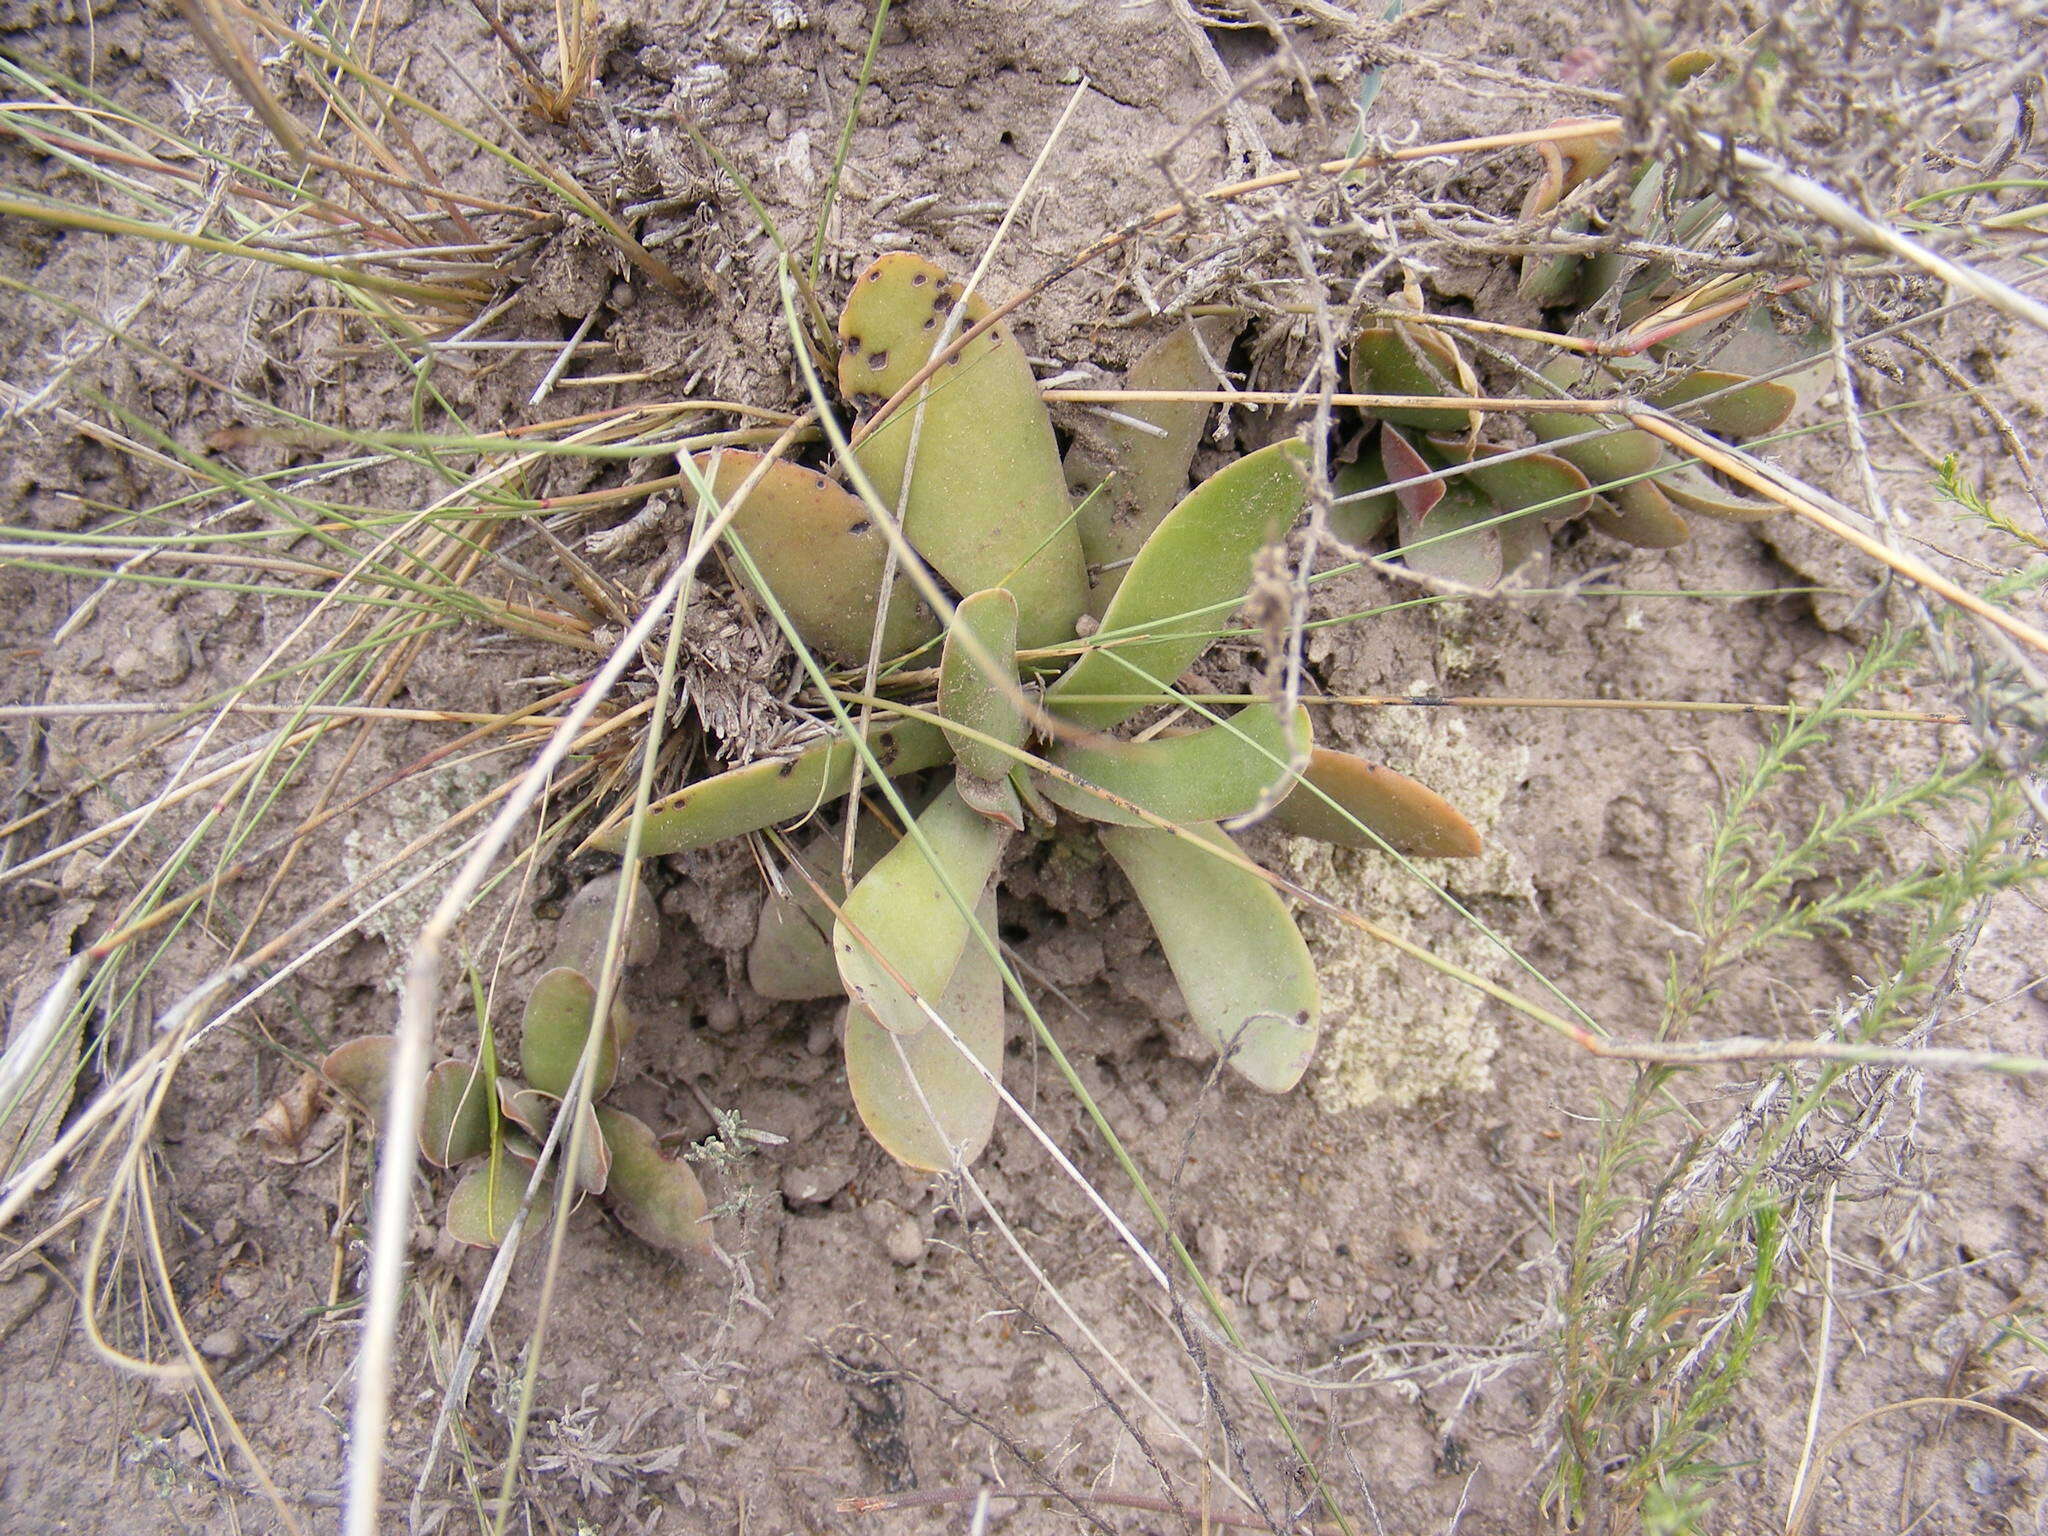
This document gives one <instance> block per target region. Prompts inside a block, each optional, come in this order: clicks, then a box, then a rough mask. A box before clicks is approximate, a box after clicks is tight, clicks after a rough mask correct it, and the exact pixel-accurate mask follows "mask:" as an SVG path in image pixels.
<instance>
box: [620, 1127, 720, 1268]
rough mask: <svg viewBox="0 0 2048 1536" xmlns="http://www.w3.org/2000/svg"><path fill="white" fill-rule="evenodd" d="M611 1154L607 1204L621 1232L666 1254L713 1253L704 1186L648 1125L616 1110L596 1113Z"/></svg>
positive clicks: (686, 1164) (688, 1166)
mask: <svg viewBox="0 0 2048 1536" xmlns="http://www.w3.org/2000/svg"><path fill="white" fill-rule="evenodd" d="M597 1123H598V1126H599V1128H600V1129H601V1130H602V1131H603V1133H604V1142H605V1145H606V1147H607V1148H609V1149H610V1152H611V1169H612V1173H611V1182H610V1183H609V1184H607V1185H606V1186H605V1191H604V1199H605V1204H606V1205H609V1206H610V1207H611V1209H612V1214H613V1215H614V1216H616V1217H618V1218H619V1223H620V1225H622V1226H623V1227H625V1229H626V1230H627V1231H628V1232H630V1233H632V1234H633V1235H634V1236H635V1237H637V1238H639V1239H640V1241H641V1242H643V1243H646V1244H648V1245H649V1246H651V1247H655V1248H659V1249H661V1250H662V1251H663V1252H664V1253H677V1254H685V1253H702V1252H706V1251H708V1250H709V1248H710V1247H711V1223H710V1222H709V1221H708V1220H706V1219H705V1211H706V1209H707V1205H706V1202H705V1199H704V1186H703V1185H702V1184H700V1183H698V1182H697V1175H696V1173H695V1171H694V1170H693V1169H692V1168H691V1167H690V1165H689V1164H688V1163H686V1162H684V1161H683V1160H682V1159H681V1158H677V1157H669V1156H667V1155H666V1154H665V1153H663V1151H662V1150H661V1142H660V1140H659V1139H658V1138H657V1137H656V1136H655V1134H654V1132H653V1131H651V1130H649V1129H648V1128H647V1126H646V1124H645V1123H644V1122H642V1121H640V1120H638V1119H635V1118H634V1117H633V1116H632V1115H629V1114H627V1113H625V1112H624V1111H623V1110H617V1109H600V1110H598V1111H597Z"/></svg>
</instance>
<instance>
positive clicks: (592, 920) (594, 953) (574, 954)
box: [554, 870, 661, 976]
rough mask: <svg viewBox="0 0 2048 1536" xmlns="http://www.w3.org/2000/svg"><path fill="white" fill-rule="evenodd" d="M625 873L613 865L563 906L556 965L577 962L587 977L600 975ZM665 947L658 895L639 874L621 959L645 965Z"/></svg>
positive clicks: (635, 878) (622, 937)
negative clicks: (662, 941)
mask: <svg viewBox="0 0 2048 1536" xmlns="http://www.w3.org/2000/svg"><path fill="white" fill-rule="evenodd" d="M621 878H623V871H620V870H612V871H610V872H609V873H607V874H602V875H599V876H598V877H597V878H596V879H594V880H588V881H585V882H584V884H583V886H582V887H581V889H579V890H578V891H577V892H576V894H575V895H573V896H571V897H570V898H569V902H568V905H567V906H565V907H564V908H563V909H562V920H561V921H560V922H559V923H557V924H556V925H555V953H554V960H555V964H557V965H567V966H573V967H574V968H575V969H577V970H579V971H581V972H582V973H583V974H584V975H586V976H596V975H598V974H599V973H601V972H602V971H603V970H604V956H605V950H606V949H607V948H609V947H610V943H611V931H612V908H613V907H614V906H615V905H616V904H617V902H618V897H619V881H620V880H621ZM660 947H661V918H660V915H659V914H658V913H657V912H656V911H655V907H654V896H653V894H652V893H651V892H650V891H649V890H648V889H647V882H646V881H644V880H642V879H641V878H640V876H639V875H638V874H637V873H636V874H635V875H634V876H633V901H632V906H631V908H630V909H629V910H628V911H627V913H626V924H625V927H624V929H623V930H622V931H621V932H620V934H619V961H620V963H621V964H622V965H625V966H628V967H631V966H639V965H645V964H647V962H648V961H650V960H652V959H653V958H654V956H655V952H656V951H657V950H658V949H659V948H660Z"/></svg>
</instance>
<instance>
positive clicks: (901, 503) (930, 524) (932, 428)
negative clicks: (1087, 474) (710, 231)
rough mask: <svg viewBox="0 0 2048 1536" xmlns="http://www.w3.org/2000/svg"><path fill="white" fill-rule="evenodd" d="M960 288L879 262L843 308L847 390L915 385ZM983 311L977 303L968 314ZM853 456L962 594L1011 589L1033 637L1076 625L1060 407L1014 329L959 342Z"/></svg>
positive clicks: (1023, 640) (901, 255) (1075, 534)
mask: <svg viewBox="0 0 2048 1536" xmlns="http://www.w3.org/2000/svg"><path fill="white" fill-rule="evenodd" d="M959 296H960V289H959V287H958V286H957V285H956V284H953V283H951V282H949V281H948V280H947V278H946V274H945V272H944V271H943V270H942V269H941V268H939V267H937V266H934V265H933V264H932V263H931V262H929V261H926V260H925V259H924V258H923V257H921V256H914V255H911V254H910V253H909V252H907V251H893V252H891V253H889V254H888V255H886V256H883V257H882V258H881V259H880V260H878V261H877V262H875V264H874V265H873V266H871V267H869V268H868V270H867V271H866V272H864V273H862V274H861V276H860V278H859V280H858V281H856V282H855V283H854V285H853V291H852V292H851V293H850V294H848V295H847V300H846V308H845V310H844V312H843V313H842V314H841V316H840V320H839V336H840V345H841V348H842V350H841V354H840V360H839V387H840V389H841V390H842V391H844V392H845V393H846V394H848V395H850V396H854V397H862V396H866V397H870V398H873V397H880V398H882V399H886V398H887V397H889V396H890V395H893V394H894V393H895V392H896V391H897V390H898V389H900V388H902V387H903V386H904V385H905V384H908V383H909V382H910V380H911V378H912V377H913V376H914V375H915V374H916V373H917V371H918V370H919V369H921V368H923V367H924V365H925V364H926V363H927V362H928V361H929V360H930V359H931V355H932V351H933V344H934V342H935V341H936V340H937V339H938V336H939V333H940V331H941V330H942V329H943V328H944V325H945V320H946V316H947V314H948V312H949V311H950V310H951V309H952V307H953V304H954V303H955V302H956V301H957V300H958V298H959ZM985 313H986V309H985V307H983V306H981V305H979V304H977V305H975V306H973V307H971V308H970V310H969V312H968V318H969V320H970V321H972V320H976V319H979V318H981V316H982V315H983V314H985ZM913 442H914V444H915V455H916V457H915V460H914V462H913V460H912V452H913ZM855 456H856V457H857V458H858V459H859V460H860V464H861V468H862V469H864V470H866V471H867V474H868V477H869V479H870V480H872V481H873V483H874V487H875V490H876V492H877V493H878V494H879V495H880V496H881V498H882V500H883V501H884V502H885V503H887V504H888V506H889V507H890V508H891V509H892V510H894V509H897V508H899V507H900V508H902V510H903V531H904V533H905V534H906V535H907V536H908V537H909V539H910V542H911V544H912V545H914V546H915V547H916V549H917V551H918V553H919V554H921V555H923V556H924V558H925V560H926V561H927V562H928V563H929V564H930V565H931V567H932V569H934V570H935V571H937V572H938V573H939V574H940V575H941V576H943V577H945V578H946V580H947V581H948V582H949V583H951V585H952V587H953V589H954V590H955V591H959V592H980V591H984V590H985V589H987V588H989V587H1008V588H1009V589H1010V590H1011V591H1012V592H1014V593H1015V594H1016V595H1017V608H1018V612H1019V615H1020V619H1019V625H1018V638H1019V643H1020V644H1022V645H1024V646H1027V647H1032V646H1044V645H1057V644H1059V643H1060V642H1061V641H1063V640H1066V639H1068V638H1070V637H1071V636H1072V635H1073V632H1074V621H1075V620H1076V619H1077V618H1079V617H1080V616H1081V613H1082V612H1083V610H1084V609H1085V608H1086V606H1087V600H1088V572H1087V566H1086V563H1085V562H1084V560H1083V559H1082V555H1081V535H1080V533H1079V531H1078V530H1077V529H1076V528H1075V526H1074V523H1073V518H1072V511H1073V508H1072V507H1071V505H1070V504H1069V503H1068V500H1067V477H1066V473H1065V471H1064V470H1063V469H1062V468H1061V466H1060V454H1059V444H1058V443H1057V442H1056V441H1055V439H1054V437H1053V431H1052V418H1051V416H1050V415H1048V414H1047V412H1046V408H1045V402H1044V401H1043V400H1041V399H1040V398H1039V394H1038V380H1037V379H1036V378H1035V377H1033V375H1032V372H1031V364H1030V362H1029V360H1028V359H1026V357H1025V356H1024V349H1023V347H1021V346H1020V345H1018V343H1017V339H1016V338H1015V337H1014V336H1012V335H1011V334H1010V331H1009V327H1007V326H1003V325H998V326H996V327H995V328H994V329H993V330H990V331H988V332H986V333H984V334H983V335H982V336H981V337H979V338H978V339H976V340H975V341H974V342H972V343H971V344H969V345H968V346H967V347H965V348H963V349H962V350H961V351H960V352H958V353H956V354H955V355H954V356H953V358H951V359H950V360H949V361H947V362H946V363H945V364H943V365H942V366H941V367H940V369H939V371H938V373H937V374H935V375H934V376H933V377H932V378H931V380H930V381H928V382H927V383H926V384H924V385H923V386H922V387H921V388H919V390H918V391H917V393H916V395H915V396H913V397H912V398H911V399H910V400H908V401H906V402H905V403H904V405H903V406H902V407H901V408H900V409H899V410H897V411H896V412H895V413H894V414H893V415H891V416H890V417H889V419H888V420H887V421H884V422H883V423H882V424H881V425H880V426H879V427H878V428H876V429H875V430H874V431H873V432H872V433H870V434H869V435H868V436H867V437H866V438H865V439H864V440H863V441H862V443H861V444H860V446H859V447H858V448H857V449H856V450H855ZM906 475H907V476H908V477H909V478H910V481H911V484H910V494H909V498H908V500H907V502H906V501H905V500H904V498H903V495H902V492H903V487H904V480H905V477H906Z"/></svg>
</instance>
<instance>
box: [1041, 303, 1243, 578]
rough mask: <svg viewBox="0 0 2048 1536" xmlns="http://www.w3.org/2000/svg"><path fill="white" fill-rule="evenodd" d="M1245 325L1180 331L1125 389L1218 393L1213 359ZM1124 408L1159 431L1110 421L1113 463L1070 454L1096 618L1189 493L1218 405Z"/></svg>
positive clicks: (1143, 360) (1198, 323)
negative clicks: (1127, 565)
mask: <svg viewBox="0 0 2048 1536" xmlns="http://www.w3.org/2000/svg"><path fill="white" fill-rule="evenodd" d="M1243 327H1244V321H1243V320H1242V319H1240V318H1238V317H1236V316H1233V315H1205V316H1203V317H1202V318H1201V319H1199V320H1190V321H1187V322H1186V323H1184V324H1182V325H1178V326H1175V327H1174V329H1173V330H1171V331H1169V332H1168V333H1167V334H1166V335H1165V336H1164V337H1163V338H1161V339H1160V340H1159V341H1157V342H1155V343H1153V345H1152V346H1151V347H1149V348H1148V349H1146V351H1145V353H1144V354H1143V355H1142V356H1141V357H1139V359H1138V360H1137V361H1136V362H1135V363H1133V364H1131V368H1130V372H1129V373H1128V374H1127V375H1125V378H1124V387H1125V388H1127V389H1134V390H1187V391H1190V392H1197V391H1209V390H1213V389H1216V388H1217V387H1219V384H1218V380H1217V378H1216V375H1215V374H1214V373H1213V372H1212V371H1211V370H1210V365H1209V360H1210V359H1211V358H1214V359H1215V360H1216V361H1217V363H1218V364H1220V363H1221V362H1222V360H1223V357H1224V355H1225V354H1226V353H1227V352H1229V350H1230V344H1231V342H1232V341H1234V340H1235V339H1236V337H1237V333H1238V332H1239V331H1240V330H1241V329H1243ZM1205 354H1206V355H1205ZM1117 409H1118V411H1119V413H1120V414H1122V415H1125V416H1129V417H1131V418H1133V419H1134V420H1137V421H1142V422H1145V423H1147V424H1148V425H1150V426H1153V427H1156V428H1158V432H1157V433H1152V432H1144V431H1140V430H1139V429H1138V428H1136V427H1133V426H1130V425H1128V424H1126V423H1124V422H1120V421H1106V422H1104V423H1103V424H1102V435H1103V439H1104V441H1105V443H1106V444H1107V447H1108V449H1109V461H1108V462H1107V463H1104V462H1103V461H1102V460H1100V459H1099V458H1097V457H1096V455H1095V453H1094V452H1093V451H1091V449H1090V448H1089V447H1088V446H1087V445H1085V444H1083V443H1081V442H1079V441H1077V442H1076V443H1075V444H1074V446H1073V447H1072V448H1070V449H1068V450H1067V463H1066V469H1067V486H1068V489H1069V490H1070V491H1071V492H1072V493H1073V496H1074V499H1075V500H1076V501H1077V502H1079V503H1080V507H1081V510H1080V513H1079V516H1078V517H1077V519H1076V522H1077V524H1078V526H1079V528H1080V531H1081V549H1082V552H1083V553H1084V554H1085V555H1086V556H1087V558H1088V566H1089V574H1090V577H1091V579H1092V581H1093V583H1094V585H1093V589H1092V591H1091V593H1090V596H1089V600H1088V606H1089V611H1090V612H1092V613H1094V614H1097V615H1100V614H1101V612H1102V610H1103V609H1104V608H1105V607H1107V606H1108V603H1109V600H1110V598H1112V597H1114V596H1115V595H1116V589H1117V588H1118V587H1119V586H1121V585H1122V584H1123V579H1124V562H1127V561H1129V560H1130V558H1131V557H1132V556H1133V555H1135V554H1137V552H1138V551H1139V550H1140V549H1141V548H1143V547H1144V543H1145V540H1146V539H1148V538H1149V537H1151V534H1152V530H1153V529H1154V528H1156V527H1158V526H1159V520H1160V519H1161V518H1163V517H1165V516H1166V514H1167V513H1169V512H1171V511H1172V510H1173V509H1174V507H1175V506H1176V505H1177V504H1178V503H1179V501H1180V499H1181V497H1182V496H1183V495H1184V494H1185V493H1186V491H1187V488H1188V466H1189V465H1190V464H1191V463H1193V462H1194V457H1195V449H1196V448H1197V447H1198V446H1200V444H1201V441H1202V427H1203V425H1204V424H1205V423H1206V422H1207V421H1208V419H1209V414H1210V411H1211V406H1210V405H1209V403H1208V402H1207V401H1205V400H1171V401H1134V402H1132V403H1131V404H1128V405H1122V406H1119V407H1118V408H1117ZM1091 492H1092V493H1093V494H1092V495H1091V494H1090V493H1091ZM1083 498H1086V499H1085V500H1084V499H1083Z"/></svg>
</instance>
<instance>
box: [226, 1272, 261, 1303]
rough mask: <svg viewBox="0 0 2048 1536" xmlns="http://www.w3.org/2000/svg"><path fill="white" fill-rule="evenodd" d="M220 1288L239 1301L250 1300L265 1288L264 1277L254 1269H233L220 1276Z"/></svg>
mask: <svg viewBox="0 0 2048 1536" xmlns="http://www.w3.org/2000/svg"><path fill="white" fill-rule="evenodd" d="M220 1288H221V1289H222V1290H224V1291H226V1292H227V1293H228V1294H229V1295H230V1296H232V1297H234V1298H235V1300H237V1301H250V1300H253V1299H254V1298H255V1295H256V1293H257V1292H258V1291H260V1290H262V1289H263V1277H262V1276H261V1275H259V1274H257V1273H256V1271H255V1270H253V1269H231V1270H229V1271H228V1272H227V1273H226V1274H224V1275H222V1276H221V1277H220Z"/></svg>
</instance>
